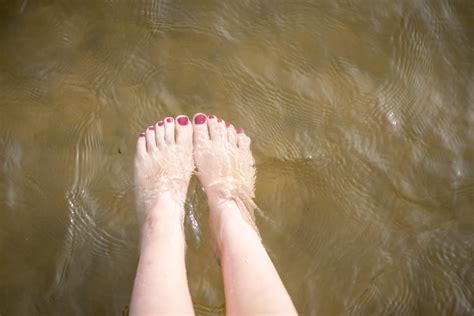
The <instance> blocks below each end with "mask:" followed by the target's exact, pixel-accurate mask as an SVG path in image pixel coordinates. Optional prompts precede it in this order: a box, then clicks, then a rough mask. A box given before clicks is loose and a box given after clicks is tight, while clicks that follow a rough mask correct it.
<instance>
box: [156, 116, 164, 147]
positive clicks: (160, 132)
mask: <svg viewBox="0 0 474 316" xmlns="http://www.w3.org/2000/svg"><path fill="white" fill-rule="evenodd" d="M155 138H156V145H157V146H158V148H162V147H163V146H164V145H165V122H163V121H159V122H158V123H156V124H155Z"/></svg>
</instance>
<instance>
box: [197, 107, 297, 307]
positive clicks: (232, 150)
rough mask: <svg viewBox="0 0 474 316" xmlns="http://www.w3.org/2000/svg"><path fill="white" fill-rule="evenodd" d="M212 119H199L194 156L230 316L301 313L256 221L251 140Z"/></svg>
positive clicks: (198, 116)
mask: <svg viewBox="0 0 474 316" xmlns="http://www.w3.org/2000/svg"><path fill="white" fill-rule="evenodd" d="M239 132H240V133H236V131H235V129H234V128H233V126H231V125H227V127H226V125H225V123H224V122H223V121H222V120H220V119H216V118H215V117H213V116H210V117H209V118H208V119H206V118H205V117H204V116H201V115H199V114H198V115H197V116H195V118H194V157H195V162H196V165H197V167H198V177H199V179H200V181H201V183H202V184H203V186H204V188H205V190H206V192H207V195H208V202H209V208H210V224H211V230H212V235H213V239H214V242H215V244H216V249H217V251H218V253H219V255H220V258H221V265H222V273H223V277H224V289H225V296H226V307H227V312H228V313H229V314H231V315H235V314H240V315H249V314H269V313H279V314H296V310H295V308H294V306H293V303H292V301H291V298H290V296H289V295H288V292H287V291H286V289H285V287H284V285H283V283H282V281H281V279H280V277H279V275H278V273H277V271H276V269H275V267H274V266H273V263H272V262H271V260H270V258H269V256H268V254H267V252H266V250H265V248H264V247H263V245H262V243H261V241H260V236H259V234H258V232H257V228H256V226H255V223H254V221H253V205H254V204H253V202H252V198H253V190H254V181H255V168H254V166H253V165H254V161H253V157H252V154H251V152H250V139H249V138H248V137H247V136H245V134H244V133H243V131H242V130H240V131H239Z"/></svg>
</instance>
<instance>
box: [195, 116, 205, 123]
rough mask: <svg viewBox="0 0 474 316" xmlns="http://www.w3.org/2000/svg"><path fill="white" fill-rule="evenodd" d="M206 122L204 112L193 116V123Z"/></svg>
mask: <svg viewBox="0 0 474 316" xmlns="http://www.w3.org/2000/svg"><path fill="white" fill-rule="evenodd" d="M205 122H206V116H205V115H204V114H199V115H197V116H196V117H195V118H194V123H196V124H204V123H205Z"/></svg>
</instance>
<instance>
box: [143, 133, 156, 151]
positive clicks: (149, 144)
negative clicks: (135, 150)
mask: <svg viewBox="0 0 474 316" xmlns="http://www.w3.org/2000/svg"><path fill="white" fill-rule="evenodd" d="M145 138H146V148H147V151H148V152H149V153H150V152H153V151H155V150H156V148H157V147H156V138H155V127H154V126H150V127H148V128H147V129H146V132H145Z"/></svg>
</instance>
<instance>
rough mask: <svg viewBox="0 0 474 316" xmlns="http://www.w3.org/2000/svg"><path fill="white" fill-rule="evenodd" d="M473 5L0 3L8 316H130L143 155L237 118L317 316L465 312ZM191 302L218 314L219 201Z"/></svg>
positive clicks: (199, 251)
mask: <svg viewBox="0 0 474 316" xmlns="http://www.w3.org/2000/svg"><path fill="white" fill-rule="evenodd" d="M473 17H474V3H473V2H472V1H469V0H466V1H437V0H425V1H423V0H419V1H391V0H384V1H381V0H380V1H379V0H377V1H375V0H374V1H360V2H359V3H356V2H354V1H334V0H331V1H277V0H272V1H218V0H215V1H210V0H208V1H204V0H202V1H201V0H200V1H197V0H186V1H167V0H162V1H146V0H143V1H132V0H130V1H112V0H110V1H28V0H22V1H2V2H0V38H1V49H0V104H1V112H0V113H1V116H0V157H1V161H0V162H1V168H0V170H1V176H0V212H1V213H0V214H1V221H0V253H1V254H2V255H1V257H2V259H1V260H0V314H2V315H39V314H44V315H46V314H50V315H121V314H123V313H126V312H127V309H128V304H129V298H130V294H131V288H132V282H133V278H134V273H135V268H136V264H137V259H138V249H137V246H138V234H137V224H136V219H135V209H134V199H133V185H132V159H133V154H134V144H135V139H136V137H137V135H138V133H139V132H140V131H141V130H142V129H143V128H144V127H146V126H149V125H150V124H152V123H154V122H155V121H156V120H158V119H160V118H163V117H165V116H168V115H178V114H182V113H183V114H187V115H193V114H194V113H196V112H198V111H202V112H204V113H208V114H215V115H218V116H221V117H223V118H224V119H226V120H228V121H231V122H232V123H233V124H234V125H236V126H241V127H243V128H245V130H246V131H247V133H248V134H249V135H250V136H251V137H253V151H254V154H255V156H256V160H257V173H258V174H257V192H256V194H257V199H256V202H257V204H258V205H259V206H260V208H261V210H260V211H259V212H258V213H257V214H256V215H257V222H258V225H259V227H260V229H261V233H262V236H263V240H264V243H265V245H266V247H267V249H268V251H269V253H270V255H271V257H272V259H273V261H274V263H275V265H276V267H277V269H278V271H279V272H280V274H281V277H282V278H283V280H284V282H285V284H286V285H287V288H288V290H289V292H290V294H291V296H292V297H293V299H294V302H295V304H296V307H297V309H298V311H299V312H300V313H302V314H305V315H380V314H394V315H421V314H422V315H439V314H449V315H467V314H471V315H472V314H474V307H473V305H474V250H473V249H474V247H473V246H474V75H473V73H474V68H473V62H472V61H473V60H474V32H473V30H474V25H473V23H474V22H473V21H474V20H473ZM186 209H187V217H186V234H187V240H188V252H187V254H188V255H187V261H188V274H189V280H190V288H191V293H192V296H193V301H194V304H195V308H196V311H197V312H198V313H199V314H206V313H208V314H216V313H223V312H224V297H223V290H222V280H221V277H220V272H219V267H218V265H217V263H216V261H215V258H214V255H213V253H212V250H211V247H210V245H209V241H208V238H209V231H208V225H207V212H208V210H207V207H206V199H205V195H204V194H203V192H202V190H201V188H200V186H199V184H198V182H197V181H195V180H193V181H192V183H191V186H190V189H189V195H188V201H187V205H186Z"/></svg>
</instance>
